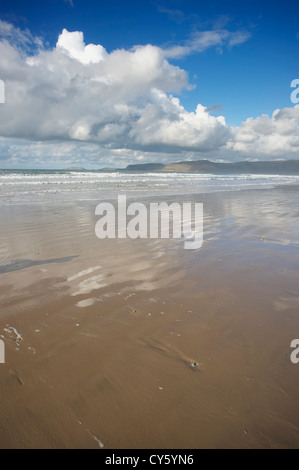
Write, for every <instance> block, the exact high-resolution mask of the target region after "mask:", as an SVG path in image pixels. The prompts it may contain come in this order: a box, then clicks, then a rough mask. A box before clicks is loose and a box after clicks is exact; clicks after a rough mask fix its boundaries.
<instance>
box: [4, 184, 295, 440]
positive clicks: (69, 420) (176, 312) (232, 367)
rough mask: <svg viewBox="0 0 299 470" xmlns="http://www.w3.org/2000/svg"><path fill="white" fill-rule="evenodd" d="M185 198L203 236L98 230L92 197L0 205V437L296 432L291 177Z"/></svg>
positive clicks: (272, 435)
mask: <svg viewBox="0 0 299 470" xmlns="http://www.w3.org/2000/svg"><path fill="white" fill-rule="evenodd" d="M149 200H150V198H147V201H149ZM156 200H157V199H156ZM185 200H186V201H187V200H188V201H190V200H192V201H195V202H202V203H203V204H204V243H203V246H202V248H201V249H199V250H185V249H184V246H183V241H182V240H173V239H168V240H167V239H165V240H163V239H156V240H152V239H137V240H132V239H128V238H127V239H114V240H113V239H110V240H109V239H106V240H99V239H98V238H97V237H96V236H95V229H94V227H95V223H96V221H97V217H96V215H95V206H96V202H95V201H81V202H79V203H77V204H76V203H73V202H71V201H66V202H65V203H64V204H63V203H61V202H59V204H55V200H54V198H53V201H52V202H51V203H50V202H47V203H44V204H43V203H42V202H40V203H39V204H35V205H34V204H27V205H26V204H23V205H12V206H3V207H1V214H0V216H1V242H0V254H1V265H0V279H1V283H0V305H1V307H0V335H1V336H0V338H1V339H3V340H4V343H5V364H0V383H1V386H0V447H1V448H98V449H100V448H104V449H132V448H156V449H163V448H169V449H174V448H177V449H178V448H182V449H183V448H184V449H188V448H189V449H195V448H292V447H298V446H299V432H298V431H299V411H298V410H299V396H298V385H299V364H293V363H292V362H291V360H290V354H291V349H290V343H291V341H292V340H293V339H294V338H297V337H299V316H298V312H299V287H298V262H299V258H298V234H299V222H298V220H299V218H298V207H299V188H298V186H290V187H287V186H286V187H277V188H275V189H263V190H242V191H227V192H218V193H211V194H199V195H193V196H190V195H189V196H188V197H187V196H186V197H185ZM173 201H184V198H182V196H177V197H176V196H173V197H170V196H169V197H168V202H173Z"/></svg>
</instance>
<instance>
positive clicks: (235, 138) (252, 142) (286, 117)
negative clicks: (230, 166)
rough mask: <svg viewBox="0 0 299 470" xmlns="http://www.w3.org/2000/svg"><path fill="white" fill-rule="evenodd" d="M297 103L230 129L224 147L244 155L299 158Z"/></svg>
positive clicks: (298, 109)
mask: <svg viewBox="0 0 299 470" xmlns="http://www.w3.org/2000/svg"><path fill="white" fill-rule="evenodd" d="M298 122H299V105H296V106H294V107H293V108H284V109H276V110H275V111H274V112H273V114H272V116H271V117H269V116H268V115H266V114H263V115H262V116H260V117H258V118H256V119H253V118H248V119H247V120H246V121H245V122H243V123H242V124H241V126H240V127H237V128H235V129H234V130H232V138H231V139H230V140H229V141H228V142H227V146H226V147H227V149H228V150H232V151H234V152H239V153H241V154H243V155H244V156H254V155H255V156H256V157H257V156H258V157H267V156H270V157H274V158H275V157H285V156H287V157H289V158H299V129H298Z"/></svg>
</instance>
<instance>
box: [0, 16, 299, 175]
mask: <svg viewBox="0 0 299 470" xmlns="http://www.w3.org/2000/svg"><path fill="white" fill-rule="evenodd" d="M0 36H1V37H2V39H1V40H0V77H1V79H2V80H4V82H5V91H6V102H5V104H4V105H1V113H0V136H2V138H1V141H0V158H1V159H2V160H3V159H4V158H7V156H10V157H11V158H12V159H14V161H15V160H16V159H17V158H18V155H19V158H20V159H21V160H22V161H24V159H26V158H30V154H32V155H36V157H35V158H36V159H40V160H39V161H43V162H45V161H47V158H48V159H49V160H51V159H52V161H54V160H55V161H57V162H60V160H59V159H60V157H61V158H62V159H63V158H65V159H66V160H67V161H69V159H70V158H73V160H74V162H75V161H76V162H77V161H79V160H78V159H81V160H80V161H83V160H84V161H87V160H88V159H89V161H90V162H92V164H93V165H94V166H101V164H100V160H101V159H102V160H104V161H105V162H116V161H117V159H123V162H124V163H122V162H119V163H118V164H116V166H123V165H125V164H127V163H133V162H134V160H138V161H142V159H143V161H150V160H151V159H154V160H155V159H158V160H160V161H167V159H168V160H170V159H172V160H173V159H174V158H180V159H183V158H184V157H186V156H187V157H188V158H189V159H196V158H203V157H205V158H211V159H213V158H214V159H215V158H227V159H230V160H234V159H235V158H238V159H240V158H242V157H243V158H256V156H257V155H258V156H259V158H271V157H277V158H279V157H282V158H288V157H293V158H299V144H298V141H299V134H298V126H297V123H298V119H299V111H298V109H299V107H298V105H297V106H294V107H293V108H285V109H282V110H277V111H275V112H274V113H273V115H272V117H269V116H267V115H263V116H261V117H259V118H257V119H252V118H248V119H247V121H245V122H244V123H242V124H241V126H240V127H237V128H231V127H230V126H228V125H227V124H226V122H225V119H224V117H223V116H218V117H215V116H212V115H211V114H210V113H209V109H207V108H205V107H204V106H202V105H200V104H198V105H197V106H196V109H195V111H194V112H189V111H187V110H186V109H184V107H183V106H182V104H181V103H180V101H179V99H178V98H177V97H174V94H177V93H180V91H181V90H182V89H184V88H185V89H186V88H187V89H188V87H189V84H188V75H187V73H186V72H185V71H184V70H183V69H181V68H180V67H178V66H175V65H173V64H171V63H170V62H169V61H168V59H167V57H170V56H172V57H175V56H176V57H178V56H179V55H184V54H185V55H186V54H187V53H191V51H193V52H195V51H197V52H200V51H202V50H204V49H206V48H207V47H215V46H216V47H232V46H234V45H236V44H240V43H241V42H243V41H245V40H246V39H247V36H246V33H240V32H235V33H231V32H229V31H227V30H213V31H205V32H202V33H196V34H195V35H194V36H193V37H192V39H191V40H190V41H189V43H188V44H185V45H184V46H180V47H181V50H180V49H179V48H173V49H172V52H171V50H170V49H168V50H164V49H162V48H160V47H157V46H153V45H150V44H148V45H144V46H136V47H134V48H133V49H130V50H125V49H117V50H114V51H112V52H110V53H108V52H107V51H106V50H105V48H104V47H103V46H102V45H99V44H98V45H97V44H87V45H86V44H85V43H84V37H83V33H82V32H79V31H75V32H69V31H67V30H66V29H64V30H63V31H62V33H61V34H60V35H59V37H58V40H57V44H56V46H55V47H54V48H53V49H45V48H43V45H42V43H41V41H40V39H38V38H34V37H33V36H32V35H31V33H30V32H29V31H21V30H20V29H18V28H15V27H14V26H12V25H11V24H9V23H5V22H3V21H2V22H0ZM29 44H31V45H34V47H35V51H32V48H31V50H30V51H28V47H27V46H28V45H29ZM182 48H183V50H182ZM188 48H189V49H188ZM72 156H73V157H72ZM105 159H106V160H105ZM97 162H99V163H97Z"/></svg>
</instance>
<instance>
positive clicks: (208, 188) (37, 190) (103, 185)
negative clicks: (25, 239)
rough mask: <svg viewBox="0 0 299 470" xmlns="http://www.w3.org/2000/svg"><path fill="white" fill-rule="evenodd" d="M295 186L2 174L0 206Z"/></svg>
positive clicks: (261, 180)
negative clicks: (122, 195) (120, 196)
mask: <svg viewBox="0 0 299 470" xmlns="http://www.w3.org/2000/svg"><path fill="white" fill-rule="evenodd" d="M294 184H299V175H262V174H261V175H256V174H254V175H253V174H201V173H179V172H167V173H162V172H140V171H139V172H132V171H95V170H90V171H86V170H84V171H73V170H0V206H7V205H20V204H34V203H40V202H45V203H46V202H49V201H51V202H53V201H56V202H67V201H69V202H72V201H84V200H96V201H100V200H108V199H114V198H115V197H117V195H119V194H126V195H127V196H128V197H132V198H135V199H138V197H148V196H163V195H165V196H167V195H180V194H184V195H186V194H196V193H211V192H217V191H239V190H243V189H267V188H273V187H275V186H277V185H294Z"/></svg>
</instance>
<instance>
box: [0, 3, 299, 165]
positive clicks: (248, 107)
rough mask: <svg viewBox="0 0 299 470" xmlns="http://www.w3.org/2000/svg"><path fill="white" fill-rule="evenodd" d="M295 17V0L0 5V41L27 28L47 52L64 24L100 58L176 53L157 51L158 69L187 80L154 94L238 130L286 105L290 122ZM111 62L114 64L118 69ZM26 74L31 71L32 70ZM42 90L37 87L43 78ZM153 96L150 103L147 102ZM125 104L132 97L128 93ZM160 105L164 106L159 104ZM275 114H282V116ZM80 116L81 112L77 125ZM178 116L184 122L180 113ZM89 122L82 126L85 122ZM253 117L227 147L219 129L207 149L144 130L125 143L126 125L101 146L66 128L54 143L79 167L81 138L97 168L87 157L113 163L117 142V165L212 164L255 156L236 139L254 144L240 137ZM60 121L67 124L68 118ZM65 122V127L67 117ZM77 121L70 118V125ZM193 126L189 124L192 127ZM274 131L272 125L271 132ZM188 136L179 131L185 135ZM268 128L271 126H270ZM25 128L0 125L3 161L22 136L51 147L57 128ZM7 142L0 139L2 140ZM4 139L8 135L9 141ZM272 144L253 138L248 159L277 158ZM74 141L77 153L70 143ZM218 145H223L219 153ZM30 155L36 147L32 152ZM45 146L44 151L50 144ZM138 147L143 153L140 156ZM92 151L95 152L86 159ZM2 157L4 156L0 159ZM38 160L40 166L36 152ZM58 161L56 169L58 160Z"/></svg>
mask: <svg viewBox="0 0 299 470" xmlns="http://www.w3.org/2000/svg"><path fill="white" fill-rule="evenodd" d="M298 18H299V3H297V2H294V1H288V0H287V1H277V0H268V1H261V0H260V1H257V0H251V1H245V2H235V1H214V0H212V1H210V2H206V1H195V0H184V1H182V0H168V1H167V0H165V1H160V0H154V1H142V2H141V1H138V2H137V1H132V0H128V1H126V2H120V1H115V0H110V1H108V2H102V1H91V0H84V1H83V0H72V1H70V0H43V1H42V2H41V1H26V2H24V1H15V0H11V1H10V2H3V1H0V19H1V20H2V21H3V22H4V23H5V24H10V25H12V27H13V28H15V29H14V30H13V32H12V33H10V35H9V37H7V40H8V42H13V35H14V34H15V36H16V35H17V34H19V33H18V31H22V32H23V33H24V34H27V35H29V34H30V37H31V38H39V40H40V41H41V42H42V44H43V45H42V48H43V50H45V51H51V50H53V49H54V48H55V47H56V43H57V40H58V37H59V35H60V34H61V33H62V31H63V29H66V30H67V31H68V32H74V31H80V32H82V33H83V34H84V44H85V45H88V44H94V45H98V44H100V45H101V46H103V48H104V49H105V50H106V52H107V54H111V53H113V51H116V50H125V51H132V50H134V49H132V48H136V46H146V45H151V46H156V47H157V50H159V51H176V52H171V53H168V52H167V54H166V56H165V57H166V59H165V60H167V64H169V66H170V67H171V66H173V68H172V69H170V68H169V69H167V73H170V74H171V73H174V74H175V73H176V72H175V67H176V68H178V69H179V70H182V71H183V72H184V73H185V74H186V76H187V77H188V79H187V82H188V83H185V85H183V84H182V83H181V82H180V84H178V86H177V87H176V86H174V87H173V89H171V86H169V84H163V85H161V92H162V93H166V95H167V97H168V98H169V97H172V96H174V97H178V98H179V100H180V105H181V106H182V107H183V108H184V112H188V113H194V112H195V110H196V107H197V105H198V104H201V105H203V106H204V107H205V108H207V111H208V112H209V114H210V115H211V116H212V117H213V116H214V117H218V116H224V118H225V123H226V125H227V126H229V127H230V128H232V129H234V128H235V127H238V128H239V127H240V126H242V122H245V121H246V120H247V119H248V118H253V119H258V120H259V119H260V117H261V116H262V115H263V114H266V115H268V116H269V118H271V116H272V113H273V112H274V111H275V110H277V109H280V110H282V109H284V108H287V109H289V108H293V111H292V113H293V114H292V117H291V118H290V116H288V122H289V120H290V119H293V121H294V120H296V119H297V114H296V113H295V111H294V110H295V108H296V107H294V104H293V103H292V102H291V100H290V94H291V91H292V90H291V88H290V83H291V81H292V80H293V79H295V78H299V70H298V48H299V24H298ZM4 23H3V24H4ZM2 29H3V28H2ZM4 29H5V28H4ZM215 33H217V35H218V38H217V39H216V40H215V42H214V43H213V44H212V45H208V46H203V39H204V37H203V35H204V34H207V35H208V39H209V40H210V38H211V35H213V34H215ZM28 43H29V42H28ZM23 45H24V41H23ZM15 47H16V48H17V49H18V51H19V53H20V48H21V47H22V45H21V46H20V44H18V45H17V46H15ZM30 47H32V50H31V51H30V50H29V49H30ZM35 47H36V43H35V42H34V40H32V44H30V45H28V44H27V45H26V48H27V49H26V54H27V57H30V56H31V55H34V54H37V52H36V51H34V48H35ZM63 47H64V46H63ZM67 47H68V46H67ZM178 48H181V49H182V52H181V53H178V52H177V49H178ZM59 50H60V51H61V50H62V49H61V48H60V49H59ZM64 51H67V53H68V54H69V56H70V57H71V59H72V60H76V59H74V57H72V55H71V54H72V53H71V52H70V51H69V50H67V49H64ZM163 53H164V52H163ZM9 57H11V55H9ZM150 60H151V59H150ZM121 64H122V63H120V65H119V66H120V67H121V66H122V67H124V65H121ZM86 67H88V64H87V65H86V64H85V69H84V76H85V74H86V73H87V72H86V70H87V69H86ZM13 68H14V67H13V66H12V69H13ZM5 73H6V75H5ZM82 73H83V72H82V71H79V70H78V71H77V72H76V74H77V75H80V74H82ZM115 73H117V72H115ZM150 73H151V72H150ZM2 75H3V79H4V78H5V77H6V76H7V79H6V81H8V80H9V74H8V72H7V71H6V72H5V70H4V71H3V73H2ZM36 77H39V75H38V73H37V74H36ZM0 78H1V63H0ZM36 80H39V78H36ZM180 80H182V78H180ZM159 83H160V82H159ZM164 85H165V86H164ZM43 86H45V85H44V84H43ZM135 86H136V85H135ZM137 86H138V85H137ZM149 87H151V88H150V89H151V90H153V89H154V88H155V89H156V88H158V89H159V86H158V87H157V85H156V82H155V85H154V86H153V85H149ZM7 89H8V90H9V83H8V84H7ZM148 92H149V89H148V90H144V95H143V97H144V100H146V99H147V98H146V97H148ZM126 99H127V94H126ZM163 99H164V98H163ZM136 100H137V101H136V102H135V105H136V103H137V102H138V106H140V103H141V97H140V95H138V99H137V98H136ZM155 100H156V101H157V99H156V98H155ZM124 101H125V99H124V97H123V96H122V97H121V100H120V103H121V104H124ZM156 101H155V103H156ZM144 102H145V101H144ZM150 102H151V105H152V98H150ZM126 103H127V102H126ZM147 103H148V102H147ZM100 104H101V103H99V106H100ZM131 104H132V99H131V98H130V105H131ZM4 106H5V105H2V108H1V109H0V111H1V112H2V113H4V109H5V108H4ZM33 106H35V105H33ZM78 106H79V105H78ZM113 106H115V103H113ZM144 106H145V105H144ZM161 106H162V104H161V103H159V107H160V108H161ZM163 106H164V105H163ZM7 109H8V106H7ZM16 109H17V107H16ZM144 109H145V108H144ZM163 109H165V106H164V108H163ZM11 113H12V114H11V116H12V115H13V112H12V111H11ZM294 113H295V114H296V115H294ZM155 116H156V115H155ZM279 116H282V114H279ZM283 116H284V117H285V113H284V115H283ZM83 117H84V116H83V115H82V119H81V121H80V122H81V124H82V120H83ZM190 117H192V116H190ZM163 119H164V118H163ZM171 119H172V118H171ZM186 119H187V121H188V122H189V118H188V116H187V115H186ZM91 121H92V125H91V124H90V122H91ZM139 121H140V116H139ZM139 121H138V122H139ZM164 121H165V119H164ZM164 121H163V122H164ZM65 122H66V121H65ZM78 122H79V121H78ZM84 122H85V121H84ZM140 122H141V121H140ZM86 123H88V124H86ZM101 123H102V121H101ZM259 123H261V121H257V122H256V125H255V126H251V127H250V129H247V128H246V129H245V130H244V129H243V130H242V133H243V134H242V135H241V138H240V139H239V141H238V142H237V143H235V141H234V142H233V143H229V144H227V141H228V140H229V139H231V137H230V138H228V137H227V141H226V142H225V144H224V143H223V142H224V140H225V139H224V138H222V134H221V138H220V140H219V142H218V144H217V145H216V146H215V147H213V145H210V144H209V143H206V142H205V144H204V145H202V141H201V142H200V144H198V143H197V140H196V139H194V144H192V145H189V146H188V145H186V146H185V145H184V144H181V143H180V142H179V143H178V142H177V140H175V139H168V140H167V138H166V137H165V135H163V136H162V137H161V135H160V134H159V136H158V135H157V136H156V137H155V138H153V139H151V140H150V139H149V138H148V136H146V137H144V139H143V140H142V142H141V139H135V140H134V142H133V143H132V135H133V134H134V132H135V130H133V131H132V129H131V128H130V131H128V132H130V142H129V143H128V141H127V140H126V139H122V140H121V139H120V140H119V144H117V143H116V142H115V139H114V141H113V144H111V145H110V147H109V142H108V141H107V139H106V140H105V142H104V140H103V139H102V138H101V139H102V140H101V141H99V140H97V139H95V140H93V139H92V138H91V133H87V134H88V137H84V138H83V137H81V136H82V133H81V134H80V132H81V131H80V132H79V134H80V137H79V138H78V135H79V134H78V132H75V133H74V132H73V134H70V135H69V136H68V137H65V138H63V136H62V135H63V133H62V134H61V141H63V142H64V144H66V142H68V143H70V142H71V143H74V142H75V143H77V144H78V145H77V152H76V155H77V156H76V162H81V163H85V166H86V162H83V161H81V160H82V159H80V158H81V157H80V155H83V153H84V152H85V150H84V145H85V147H86V145H87V143H89V144H90V145H91V147H92V149H93V150H92V152H91V159H90V160H89V161H90V162H92V163H90V164H91V166H98V162H97V160H101V161H102V160H103V161H104V160H105V163H106V164H109V162H111V164H112V165H114V164H115V163H114V160H113V158H114V159H115V161H117V155H116V154H115V153H114V156H113V158H111V147H112V148H114V149H117V148H118V147H119V148H118V150H117V152H118V151H119V150H121V149H122V145H123V148H125V149H127V151H126V152H124V153H126V158H124V160H123V161H124V162H125V161H126V160H127V161H126V162H132V161H135V160H136V158H137V159H139V160H142V159H145V160H146V161H148V160H152V161H154V160H155V161H156V160H158V159H159V158H158V156H159V155H160V152H162V153H163V155H164V157H165V159H166V160H167V159H168V160H169V159H170V160H173V159H174V158H180V159H183V157H184V158H185V157H188V158H192V159H199V158H210V159H214V160H215V159H217V157H218V155H220V157H219V158H218V159H224V160H225V159H230V160H234V159H238V160H240V159H241V160H242V159H248V158H250V159H255V155H253V153H254V152H253V146H252V145H250V147H248V149H245V147H244V142H245V141H248V142H249V143H250V144H252V142H253V141H257V140H258V141H259V142H261V141H262V139H261V138H260V137H259V136H258V137H256V136H254V137H252V138H251V137H248V135H249V133H252V132H253V130H252V127H257V126H258V124H259ZM263 123H264V120H263ZM81 124H80V125H81ZM112 124H113V119H112V118H110V120H109V125H112ZM270 124H271V123H270ZM270 124H269V123H266V124H265V125H266V126H268V125H270ZM69 125H70V126H71V124H69ZM72 125H75V124H74V123H72ZM78 125H79V124H78V123H77V127H78ZM84 125H85V126H87V125H89V126H93V127H92V129H93V131H94V129H95V128H97V129H98V128H99V126H101V125H104V124H103V123H102V124H100V122H95V120H94V119H93V120H92V119H91V117H90V116H86V122H85V123H84ZM192 125H193V124H192ZM207 125H208V126H209V127H211V126H212V125H213V123H212V121H211V122H209V124H207ZM186 126H187V124H186V125H184V128H183V129H182V131H186ZM196 126H197V124H195V127H196ZM215 126H216V127H217V129H218V127H219V123H218V122H217V123H215ZM193 127H194V125H193ZM282 127H283V126H281V125H280V129H281V128H282ZM139 128H140V127H139ZM147 128H148V127H147ZM80 129H81V128H80ZM196 129H197V130H201V129H202V127H198V126H197V127H196ZM297 129H298V128H296V126H295V127H294V125H293V127H292V132H293V134H292V142H291V143H290V142H288V143H287V144H285V148H286V157H288V158H299V148H295V150H294V145H295V147H296V146H297V140H298V135H297V134H296V132H297ZM81 130H82V129H81ZM154 131H155V130H154V129H152V130H151V132H152V133H154ZM192 132H193V131H192ZM192 132H191V131H190V132H189V131H188V130H187V131H186V138H188V136H190V135H191V134H192ZM217 132H218V133H216V134H215V135H216V140H217V139H218V136H219V132H222V133H223V129H221V131H219V130H217ZM273 132H274V131H273ZM275 132H278V131H277V129H276V128H275ZM283 132H284V136H283V139H285V135H286V133H285V131H283ZM288 132H289V134H290V132H291V131H290V130H288ZM33 134H34V133H32V135H31V134H30V131H29V130H27V131H26V132H25V131H24V132H23V131H20V129H19V127H18V126H17V125H15V131H13V130H11V129H9V130H7V129H4V130H3V132H1V122H0V135H2V136H3V139H4V140H5V142H4V143H2V147H3V152H5V151H7V149H8V148H10V155H13V157H14V159H15V160H14V161H13V160H12V161H11V162H10V163H11V164H14V165H15V164H17V162H18V155H17V154H18V151H19V150H17V149H19V148H21V147H22V146H24V145H25V144H26V145H27V141H28V142H31V143H32V144H31V145H33V144H34V143H36V145H37V143H39V144H38V145H39V146H41V142H44V144H45V147H44V149H46V147H47V146H48V149H49V148H50V147H49V145H52V147H53V145H54V143H57V144H58V143H59V136H58V134H59V133H57V132H56V133H53V134H51V133H50V132H44V134H43V132H42V131H41V132H40V134H39V135H38V136H37V135H33ZM118 134H119V135H120V131H118ZM74 135H75V137H74ZM134 135H135V134H134ZM152 135H153V134H152ZM192 135H193V134H192ZM244 135H245V137H244ZM209 138H210V139H213V138H214V137H213V135H212V134H211V135H210V136H209ZM7 139H10V140H9V141H8V140H7ZM12 139H16V140H15V141H13V140H12ZM22 139H23V140H22ZM24 139H25V141H26V142H25V141H24ZM159 139H160V140H159ZM263 139H264V137H263ZM277 140H278V136H277V135H276V136H275V137H273V138H272V141H271V143H270V144H269V142H265V141H264V140H263V142H262V144H261V145H260V146H259V148H257V149H256V150H257V151H256V158H257V159H271V158H272V157H273V159H274V158H284V155H283V154H282V150H283V146H281V147H282V148H281V149H280V152H279V151H278V150H277V149H276V148H274V150H273V143H274V142H275V141H277ZM78 141H79V142H78ZM82 142H83V144H82ZM240 142H242V144H241V143H240ZM160 143H161V145H160ZM80 145H81V150H80V149H79V146H80ZM82 145H83V147H82ZM94 145H98V147H99V148H101V151H99V152H98V153H97V151H96V147H93V146H94ZM224 145H225V146H226V147H225V149H224ZM31 148H32V147H31ZM72 148H73V147H72ZM82 149H83V150H82ZM109 149H110V150H109ZM129 149H130V150H131V154H130V153H129ZM267 149H268V153H267ZM108 150H109V152H108ZM224 150H225V151H224ZM34 151H35V153H36V148H35V150H34ZM38 152H39V153H40V154H42V155H43V156H44V157H45V158H49V162H48V163H49V165H52V164H54V163H55V162H54V160H55V159H54V160H53V161H50V160H51V158H52V157H51V156H50V155H49V156H48V157H46V154H47V150H45V153H43V152H42V150H40V147H39V150H38ZM38 152H37V153H38ZM51 152H52V154H53V148H52V150H51ZM51 152H50V153H51ZM142 152H144V153H143V154H142ZM228 152H231V153H234V154H235V157H231V158H230V157H229V156H228ZM27 153H28V152H27ZM48 153H49V150H48ZM54 153H55V152H54ZM85 153H86V152H85ZM85 153H84V154H85ZM97 154H98V155H99V157H96V155H97ZM104 155H105V156H104ZM135 157H136V158H135ZM242 157H244V158H242ZM2 158H3V161H4V157H2ZM26 158H27V161H28V158H29V157H26V156H25V154H24V153H23V154H22V155H21V153H20V159H19V162H20V164H21V163H22V162H23V163H22V164H25V165H26V164H27V163H26V161H25V160H24V159H26ZM160 160H161V158H160ZM162 160H163V158H162ZM40 161H41V162H43V164H45V160H43V157H42V158H41V160H40ZM14 162H15V163H14ZM24 162H25V163H24ZM29 162H30V158H29ZM29 162H28V164H29ZM30 163H34V161H33V160H31V162H30ZM35 163H36V164H38V163H39V162H38V159H36V160H35ZM58 163H59V165H60V164H62V165H63V162H58ZM6 164H9V159H7V158H6V163H5V165H6ZM41 164H42V163H41Z"/></svg>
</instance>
